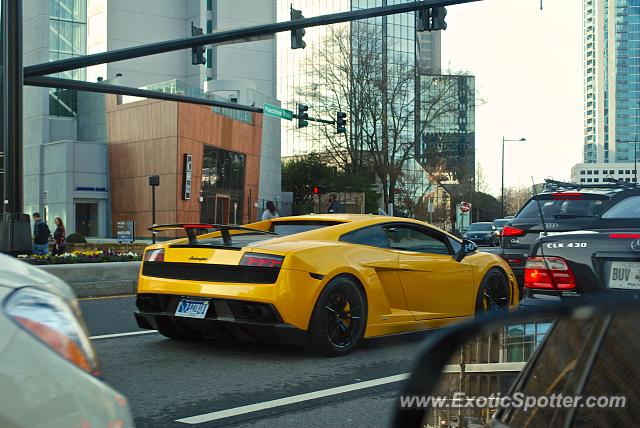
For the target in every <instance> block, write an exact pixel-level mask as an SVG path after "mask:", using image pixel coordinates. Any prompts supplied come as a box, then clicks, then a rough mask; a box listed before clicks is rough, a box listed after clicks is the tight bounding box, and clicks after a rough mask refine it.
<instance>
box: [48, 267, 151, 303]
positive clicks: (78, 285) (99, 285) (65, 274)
mask: <svg viewBox="0 0 640 428" xmlns="http://www.w3.org/2000/svg"><path fill="white" fill-rule="evenodd" d="M141 263H142V262H139V261H138V262H111V263H83V264H69V265H41V266H38V268H40V269H42V270H44V271H46V272H48V273H50V274H52V275H55V276H57V277H58V278H60V279H62V280H63V281H65V282H66V283H67V284H69V286H71V288H72V289H73V291H74V293H75V294H76V297H78V298H84V297H104V296H122V295H130V294H135V293H136V287H137V285H138V272H139V271H140V265H141Z"/></svg>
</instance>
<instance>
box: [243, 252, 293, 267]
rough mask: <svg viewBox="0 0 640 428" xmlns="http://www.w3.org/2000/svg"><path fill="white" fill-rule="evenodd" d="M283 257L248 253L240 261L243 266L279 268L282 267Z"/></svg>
mask: <svg viewBox="0 0 640 428" xmlns="http://www.w3.org/2000/svg"><path fill="white" fill-rule="evenodd" d="M283 260H284V257H283V256H275V255H272V254H260V253H247V254H245V255H244V256H243V257H242V260H240V265H241V266H254V267H263V268H279V267H281V266H282V262H283Z"/></svg>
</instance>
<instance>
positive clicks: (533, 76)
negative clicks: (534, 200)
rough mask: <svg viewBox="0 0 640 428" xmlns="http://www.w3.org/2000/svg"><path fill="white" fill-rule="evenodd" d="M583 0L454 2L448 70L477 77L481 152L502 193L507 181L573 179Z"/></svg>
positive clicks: (445, 59) (493, 189) (447, 35)
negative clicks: (502, 150) (504, 142)
mask: <svg viewBox="0 0 640 428" xmlns="http://www.w3.org/2000/svg"><path fill="white" fill-rule="evenodd" d="M581 16H582V5H581V0H544V8H543V10H540V0H484V1H480V2H477V3H471V4H464V5H456V6H450V7H449V8H448V14H447V19H446V21H447V30H446V31H444V32H443V35H442V67H443V73H444V72H445V71H446V70H449V69H450V70H451V71H454V72H456V71H469V72H471V74H474V75H475V76H476V89H477V91H478V96H479V97H480V98H482V99H483V100H484V101H485V103H484V104H483V105H481V106H479V107H477V110H476V159H477V162H478V163H479V164H480V166H481V168H482V170H483V173H484V175H485V177H486V181H487V184H488V186H489V191H490V193H493V194H495V195H499V193H500V181H501V147H502V137H503V136H504V137H506V138H507V139H520V138H526V139H527V141H526V142H524V143H522V142H507V143H506V144H505V187H510V186H530V185H531V177H532V176H533V178H534V180H535V181H536V182H537V183H538V182H541V181H542V180H543V179H544V178H547V177H553V178H554V179H562V180H568V179H569V178H570V174H571V167H572V166H573V165H574V164H576V163H578V162H580V161H581V158H582V65H581V61H582V44H581V39H582V26H581Z"/></svg>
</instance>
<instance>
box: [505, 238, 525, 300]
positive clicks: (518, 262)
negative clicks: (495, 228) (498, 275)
mask: <svg viewBox="0 0 640 428" xmlns="http://www.w3.org/2000/svg"><path fill="white" fill-rule="evenodd" d="M528 256H529V249H528V248H502V250H501V251H500V257H502V258H503V259H504V260H505V261H506V262H507V264H508V265H509V267H510V268H511V270H512V271H513V274H514V275H515V276H516V279H517V280H518V286H519V287H520V291H522V288H523V287H524V265H525V263H526V260H527V257H528Z"/></svg>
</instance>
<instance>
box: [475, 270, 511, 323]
mask: <svg viewBox="0 0 640 428" xmlns="http://www.w3.org/2000/svg"><path fill="white" fill-rule="evenodd" d="M510 301H511V287H510V285H509V280H508V279H507V276H506V275H505V274H504V272H502V271H501V270H500V269H498V268H491V269H489V271H488V272H487V273H486V275H485V276H484V278H482V282H481V283H480V287H479V288H478V295H477V296H476V314H482V313H486V312H497V311H506V310H508V309H509V302H510Z"/></svg>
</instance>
